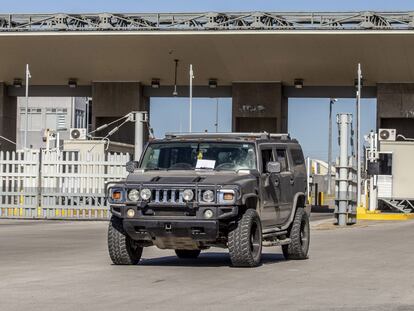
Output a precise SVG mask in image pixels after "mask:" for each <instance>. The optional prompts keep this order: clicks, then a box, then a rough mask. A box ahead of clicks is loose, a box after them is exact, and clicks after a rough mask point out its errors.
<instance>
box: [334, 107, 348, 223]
mask: <svg viewBox="0 0 414 311" xmlns="http://www.w3.org/2000/svg"><path fill="white" fill-rule="evenodd" d="M337 122H338V124H339V145H340V153H339V182H338V184H339V189H338V198H337V200H338V213H337V219H338V225H340V226H345V225H346V224H347V208H348V199H349V196H348V178H349V176H348V164H349V162H348V132H349V129H348V126H349V124H350V123H351V115H349V114H340V115H338V116H337Z"/></svg>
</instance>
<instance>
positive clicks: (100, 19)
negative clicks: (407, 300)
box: [0, 11, 414, 32]
mask: <svg viewBox="0 0 414 311" xmlns="http://www.w3.org/2000/svg"><path fill="white" fill-rule="evenodd" d="M366 29H382V30H410V29H414V12H409V11H402V12H374V11H368V12H366V11H365V12H241V13H239V12H233V13H228V12H223V13H220V12H209V13H135V14H133V13H125V14H121V13H119V14H118V13H117V14H115V13H101V14H65V13H60V14H0V32H22V31H23V32H28V31H102V30H117V31H131V30H158V31H160V30H162V31H168V30H175V31H188V30H366Z"/></svg>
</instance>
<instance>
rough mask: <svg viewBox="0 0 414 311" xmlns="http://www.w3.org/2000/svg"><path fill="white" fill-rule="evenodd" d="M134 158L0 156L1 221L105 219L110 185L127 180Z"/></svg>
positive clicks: (35, 154)
mask: <svg viewBox="0 0 414 311" xmlns="http://www.w3.org/2000/svg"><path fill="white" fill-rule="evenodd" d="M129 160H130V155H129V154H123V153H107V154H90V153H80V152H76V151H60V152H56V151H45V150H42V151H39V150H27V151H24V152H0V218H10V217H13V218H48V219H50V218H68V219H106V218H108V217H109V208H108V205H107V202H106V200H105V184H106V183H107V182H109V181H118V180H121V179H123V178H125V177H126V175H127V172H126V170H125V164H126V162H128V161H129Z"/></svg>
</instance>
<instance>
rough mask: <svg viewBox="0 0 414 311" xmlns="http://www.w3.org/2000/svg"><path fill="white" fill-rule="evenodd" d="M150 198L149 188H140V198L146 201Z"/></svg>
mask: <svg viewBox="0 0 414 311" xmlns="http://www.w3.org/2000/svg"><path fill="white" fill-rule="evenodd" d="M150 198H151V190H150V189H147V188H145V189H142V190H141V199H143V200H144V201H148V200H149V199H150Z"/></svg>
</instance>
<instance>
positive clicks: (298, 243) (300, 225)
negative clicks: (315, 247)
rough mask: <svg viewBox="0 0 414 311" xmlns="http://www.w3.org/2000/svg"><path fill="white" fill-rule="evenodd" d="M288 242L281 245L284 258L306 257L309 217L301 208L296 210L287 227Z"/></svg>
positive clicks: (308, 238) (308, 239)
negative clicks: (288, 227) (291, 221)
mask: <svg viewBox="0 0 414 311" xmlns="http://www.w3.org/2000/svg"><path fill="white" fill-rule="evenodd" d="M289 238H290V240H291V242H290V244H287V245H282V251H283V256H284V257H285V259H298V260H300V259H308V251H309V242H310V226H309V217H308V214H307V213H306V212H305V210H304V209H303V208H298V209H297V210H296V214H295V218H294V219H293V223H292V225H291V227H290V229H289Z"/></svg>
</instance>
